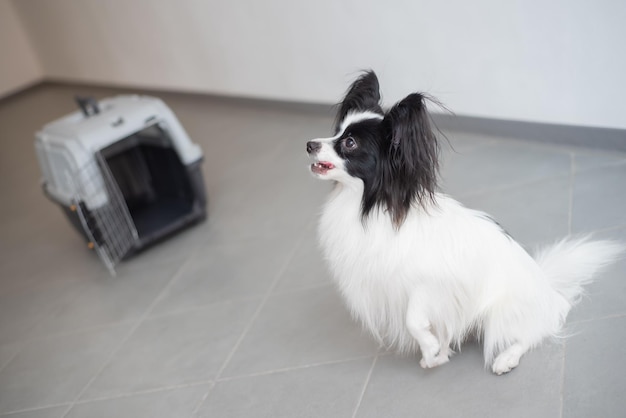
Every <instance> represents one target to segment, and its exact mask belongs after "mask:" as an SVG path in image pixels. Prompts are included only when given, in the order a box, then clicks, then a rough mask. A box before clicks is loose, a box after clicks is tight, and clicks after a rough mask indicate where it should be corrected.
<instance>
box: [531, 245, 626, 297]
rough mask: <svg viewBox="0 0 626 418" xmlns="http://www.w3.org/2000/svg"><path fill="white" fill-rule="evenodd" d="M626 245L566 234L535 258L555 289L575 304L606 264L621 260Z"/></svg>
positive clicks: (538, 253)
mask: <svg viewBox="0 0 626 418" xmlns="http://www.w3.org/2000/svg"><path fill="white" fill-rule="evenodd" d="M625 250H626V247H625V246H624V245H623V244H621V243H619V242H616V241H591V240H590V238H589V237H588V236H587V237H582V238H574V239H572V238H565V239H563V240H561V241H559V242H557V243H556V244H554V245H552V246H550V247H547V248H544V249H542V250H540V251H539V252H537V254H536V255H535V260H536V261H537V264H539V266H540V267H541V269H542V270H543V271H544V273H545V274H546V276H547V277H548V279H549V280H550V282H551V283H552V285H553V287H554V289H555V290H556V291H557V292H559V293H560V294H562V295H563V296H564V297H565V299H567V301H569V303H570V305H571V306H574V305H575V304H576V303H577V302H578V301H580V299H581V297H582V296H583V295H584V292H585V291H584V288H583V287H584V286H585V285H586V284H589V283H591V282H592V281H593V279H594V276H595V275H596V274H597V273H598V272H599V271H600V270H602V269H603V268H605V267H607V266H609V265H610V264H611V263H613V262H615V261H616V260H618V259H619V258H620V257H621V256H622V255H623V254H624V251H625Z"/></svg>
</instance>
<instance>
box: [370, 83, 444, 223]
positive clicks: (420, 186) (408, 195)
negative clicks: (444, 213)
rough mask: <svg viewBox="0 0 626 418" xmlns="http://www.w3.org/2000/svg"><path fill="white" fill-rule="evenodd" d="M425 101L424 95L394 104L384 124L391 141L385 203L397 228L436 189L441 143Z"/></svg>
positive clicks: (384, 130)
mask: <svg viewBox="0 0 626 418" xmlns="http://www.w3.org/2000/svg"><path fill="white" fill-rule="evenodd" d="M425 102H426V97H425V96H424V95H423V94H420V93H413V94H410V95H408V96H407V97H405V98H404V99H402V100H401V101H400V102H398V103H397V104H396V105H394V106H393V107H392V108H391V109H390V110H389V111H388V112H387V114H386V115H385V118H384V119H383V122H382V127H383V132H384V134H385V136H386V138H387V140H388V141H389V142H388V147H389V148H388V149H389V153H388V162H387V164H385V168H384V170H385V171H386V172H385V176H384V177H385V180H384V181H385V182H386V183H387V184H385V189H386V190H388V193H387V196H386V199H385V200H386V205H387V210H388V211H389V213H390V215H391V217H392V220H393V223H394V225H395V226H396V228H399V227H400V225H402V223H403V222H404V219H405V218H406V216H407V214H408V212H409V210H410V208H411V206H412V205H413V204H414V203H415V202H417V203H419V204H423V203H425V200H426V199H430V200H431V201H432V199H433V197H434V193H435V191H436V188H437V175H438V171H439V160H438V158H439V144H438V142H437V137H436V136H435V133H434V132H433V130H432V129H431V123H430V117H429V115H428V111H427V109H426V103H425Z"/></svg>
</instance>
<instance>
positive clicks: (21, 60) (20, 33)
mask: <svg viewBox="0 0 626 418" xmlns="http://www.w3.org/2000/svg"><path fill="white" fill-rule="evenodd" d="M41 76H42V72H41V67H40V65H39V62H38V61H37V58H36V56H35V53H34V50H33V48H32V46H31V45H30V43H29V41H28V38H27V36H26V33H25V32H24V29H23V28H22V24H21V22H20V20H19V19H18V16H17V14H16V13H15V10H14V9H13V4H12V3H11V2H10V1H9V0H0V98H1V97H4V96H6V95H8V94H11V93H13V92H15V91H17V90H19V89H21V88H23V87H25V86H27V85H29V84H32V83H35V82H37V81H38V80H39V79H41Z"/></svg>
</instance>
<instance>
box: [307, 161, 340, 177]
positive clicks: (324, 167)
mask: <svg viewBox="0 0 626 418" xmlns="http://www.w3.org/2000/svg"><path fill="white" fill-rule="evenodd" d="M333 168H335V166H334V164H332V163H329V162H327V161H318V162H316V163H315V164H311V171H312V172H314V173H315V174H326V173H328V171H329V170H332V169H333Z"/></svg>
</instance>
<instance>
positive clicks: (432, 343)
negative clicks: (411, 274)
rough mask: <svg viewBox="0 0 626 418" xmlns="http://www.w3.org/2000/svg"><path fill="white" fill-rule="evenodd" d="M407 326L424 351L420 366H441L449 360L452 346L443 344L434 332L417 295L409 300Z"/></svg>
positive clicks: (425, 367)
mask: <svg viewBox="0 0 626 418" xmlns="http://www.w3.org/2000/svg"><path fill="white" fill-rule="evenodd" d="M406 326H407V328H408V330H409V332H410V333H411V335H412V336H413V338H415V339H416V340H417V343H418V344H419V346H420V351H421V352H422V359H421V360H420V366H422V367H423V368H424V369H430V368H431V367H436V366H440V365H442V364H445V363H447V362H448V360H449V356H450V346H449V344H445V345H443V346H442V344H440V342H439V340H438V339H437V337H435V335H434V334H433V332H432V325H431V323H430V321H429V320H428V316H427V315H426V314H425V312H424V308H423V305H422V303H421V300H420V298H419V297H418V296H417V295H414V296H412V297H411V299H410V300H409V306H408V309H407V313H406Z"/></svg>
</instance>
